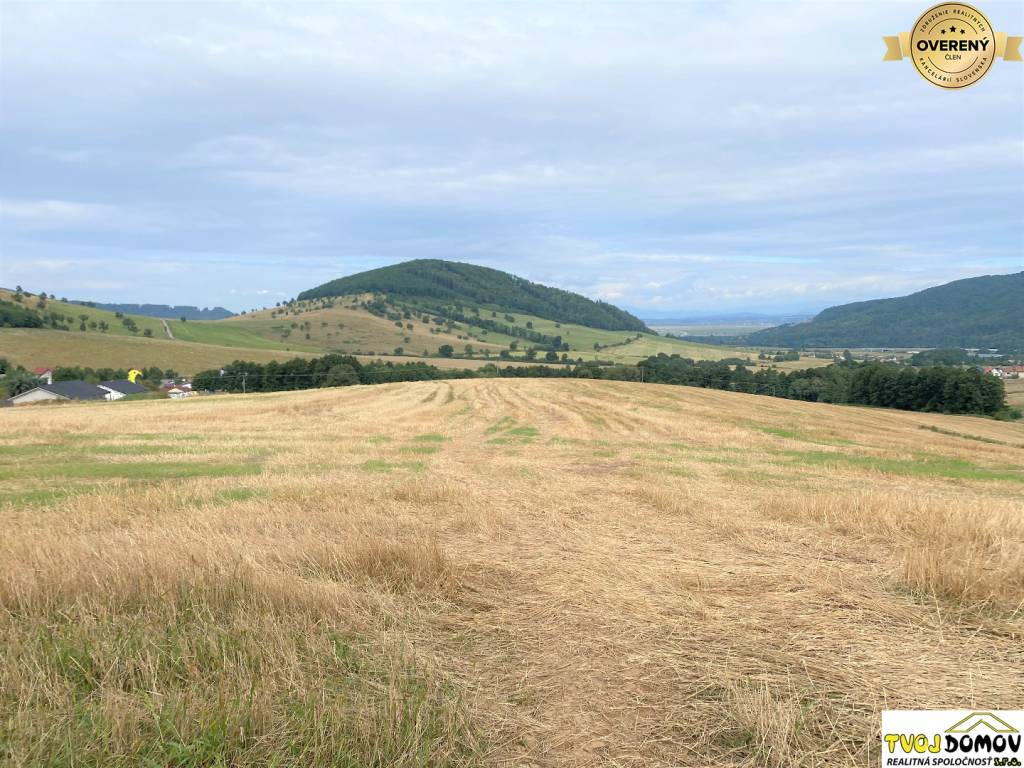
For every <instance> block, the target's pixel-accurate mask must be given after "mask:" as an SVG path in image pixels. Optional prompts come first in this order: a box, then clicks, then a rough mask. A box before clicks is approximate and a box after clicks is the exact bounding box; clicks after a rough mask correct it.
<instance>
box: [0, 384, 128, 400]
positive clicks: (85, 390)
mask: <svg viewBox="0 0 1024 768" xmlns="http://www.w3.org/2000/svg"><path fill="white" fill-rule="evenodd" d="M107 394H108V393H107V392H106V391H105V390H102V389H100V388H99V387H97V386H96V385H95V384H90V383H89V382H87V381H54V382H52V383H50V384H40V385H39V386H38V387H36V388H35V389H30V390H28V391H27V392H22V393H21V394H20V395H15V396H14V397H11V398H9V399H8V400H7V402H8V403H10V404H11V405H24V404H25V403H38V402H41V401H43V400H105V399H106V398H107Z"/></svg>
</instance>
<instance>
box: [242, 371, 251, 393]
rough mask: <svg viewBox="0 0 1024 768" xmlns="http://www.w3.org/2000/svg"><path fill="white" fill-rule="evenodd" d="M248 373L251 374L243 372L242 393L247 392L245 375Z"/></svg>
mask: <svg viewBox="0 0 1024 768" xmlns="http://www.w3.org/2000/svg"><path fill="white" fill-rule="evenodd" d="M248 375H249V374H248V373H243V374H242V394H243V395H244V394H245V377H246V376H248Z"/></svg>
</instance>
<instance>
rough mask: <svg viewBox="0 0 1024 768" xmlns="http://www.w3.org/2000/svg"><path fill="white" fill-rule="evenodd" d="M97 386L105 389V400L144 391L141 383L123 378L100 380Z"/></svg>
mask: <svg viewBox="0 0 1024 768" xmlns="http://www.w3.org/2000/svg"><path fill="white" fill-rule="evenodd" d="M99 388H100V389H102V390H105V391H106V393H107V394H106V398H105V399H107V400H120V399H121V398H122V397H126V396H127V395H138V394H142V393H143V392H145V391H146V388H145V387H144V386H142V385H141V384H136V383H134V382H131V381H128V380H127V379H123V380H120V381H101V382H100V383H99Z"/></svg>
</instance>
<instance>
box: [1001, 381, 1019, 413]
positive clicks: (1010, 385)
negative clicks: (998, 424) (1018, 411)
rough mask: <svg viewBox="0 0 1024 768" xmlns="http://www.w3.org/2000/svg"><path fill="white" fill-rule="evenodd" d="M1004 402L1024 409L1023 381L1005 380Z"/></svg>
mask: <svg viewBox="0 0 1024 768" xmlns="http://www.w3.org/2000/svg"><path fill="white" fill-rule="evenodd" d="M1003 383H1004V384H1005V385H1006V402H1007V403H1009V404H1010V405H1013V406H1016V407H1017V408H1021V407H1024V379H1007V380H1006V381H1004V382H1003Z"/></svg>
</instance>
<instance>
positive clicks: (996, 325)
mask: <svg viewBox="0 0 1024 768" xmlns="http://www.w3.org/2000/svg"><path fill="white" fill-rule="evenodd" d="M719 341H722V340H719ZM737 343H743V344H750V345H755V346H787V347H995V348H999V349H1006V350H1014V349H1022V348H1024V272H1018V273H1016V274H1012V275H985V276H984V277H971V278H968V279H966V280H957V281H955V282H952V283H947V284H946V285H940V286H937V287H935V288H928V289H926V290H923V291H919V292H918V293H913V294H911V295H909V296H902V297H900V298H894V299H878V300H875V301H859V302H856V303H854V304H844V305H842V306H838V307H831V308H829V309H826V310H825V311H823V312H822V313H821V314H819V315H818V316H817V317H815V318H814V319H812V320H810V321H808V322H806V323H798V324H795V325H781V326H779V327H777V328H768V329H766V330H763V331H758V332H756V333H752V334H750V335H748V336H746V337H745V338H742V339H737Z"/></svg>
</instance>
